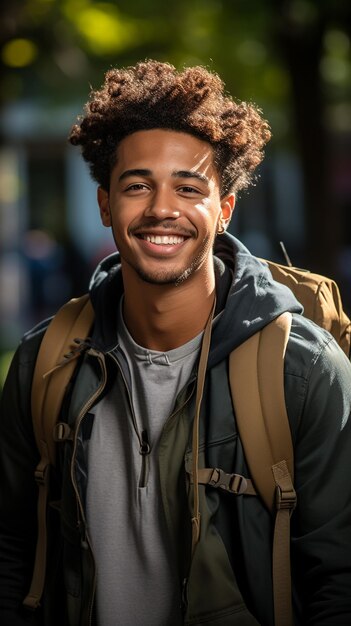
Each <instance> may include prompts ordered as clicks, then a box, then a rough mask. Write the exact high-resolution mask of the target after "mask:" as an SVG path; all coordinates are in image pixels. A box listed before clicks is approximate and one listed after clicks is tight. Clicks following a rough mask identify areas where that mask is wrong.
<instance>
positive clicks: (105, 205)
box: [97, 187, 111, 228]
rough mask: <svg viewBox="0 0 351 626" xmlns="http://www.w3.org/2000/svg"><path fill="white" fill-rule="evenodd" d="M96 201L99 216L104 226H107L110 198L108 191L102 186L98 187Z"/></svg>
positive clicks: (108, 223) (109, 216) (109, 222)
mask: <svg viewBox="0 0 351 626" xmlns="http://www.w3.org/2000/svg"><path fill="white" fill-rule="evenodd" d="M97 201H98V204H99V207H100V217H101V221H102V223H103V225H104V226H106V227H107V228H108V227H109V226H111V211H110V199H109V195H108V191H106V190H105V189H103V188H102V187H98V190H97Z"/></svg>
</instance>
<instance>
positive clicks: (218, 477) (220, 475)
mask: <svg viewBox="0 0 351 626" xmlns="http://www.w3.org/2000/svg"><path fill="white" fill-rule="evenodd" d="M208 484H209V485H211V487H215V488H216V489H224V490H225V491H231V492H232V493H236V494H241V493H245V491H246V489H247V481H246V478H244V476H241V475H240V474H227V473H226V472H224V471H223V470H222V469H219V468H218V467H216V468H215V469H214V470H213V472H212V476H211V478H210V480H209V482H208Z"/></svg>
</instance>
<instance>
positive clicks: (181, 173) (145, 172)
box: [118, 168, 210, 185]
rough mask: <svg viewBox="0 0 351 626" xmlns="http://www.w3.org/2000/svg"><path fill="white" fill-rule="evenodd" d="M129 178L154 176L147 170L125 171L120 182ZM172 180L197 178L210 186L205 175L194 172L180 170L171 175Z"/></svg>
mask: <svg viewBox="0 0 351 626" xmlns="http://www.w3.org/2000/svg"><path fill="white" fill-rule="evenodd" d="M129 176H152V170H145V169H139V168H137V169H132V170H125V172H123V173H122V174H121V175H120V177H119V179H118V180H119V181H120V180H124V179H125V178H128V177H129ZM171 176H172V178H196V179H197V180H200V181H201V182H203V183H206V184H207V185H208V184H209V182H210V181H209V179H208V178H207V176H205V174H200V172H194V171H192V170H178V171H174V172H172V174H171Z"/></svg>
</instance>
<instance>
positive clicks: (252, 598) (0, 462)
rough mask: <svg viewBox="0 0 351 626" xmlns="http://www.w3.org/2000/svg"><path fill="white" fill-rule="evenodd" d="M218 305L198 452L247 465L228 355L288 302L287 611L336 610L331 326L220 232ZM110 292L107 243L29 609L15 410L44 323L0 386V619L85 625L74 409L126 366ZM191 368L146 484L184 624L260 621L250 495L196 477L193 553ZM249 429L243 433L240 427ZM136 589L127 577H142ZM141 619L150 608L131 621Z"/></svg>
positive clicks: (332, 624)
mask: <svg viewBox="0 0 351 626" xmlns="http://www.w3.org/2000/svg"><path fill="white" fill-rule="evenodd" d="M215 252H216V260H215V268H216V286H217V311H216V313H217V315H218V314H219V317H218V319H217V322H216V324H215V326H214V329H213V334H212V342H211V350H210V355H209V361H208V371H207V378H206V384H205V390H204V398H203V403H202V412H201V424H200V466H207V467H220V468H222V469H223V470H224V471H226V472H229V473H231V472H236V473H239V474H242V475H244V476H247V477H249V473H248V470H247V467H246V463H245V455H244V451H243V449H242V445H241V442H240V439H239V437H238V435H237V431H236V424H235V415H234V414H233V406H232V401H231V396H230V390H229V385H228V377H227V372H228V356H229V354H230V352H231V350H233V349H234V348H235V347H236V346H237V345H239V344H241V343H242V342H243V341H244V339H246V338H247V337H248V336H250V335H251V334H253V333H254V332H256V331H257V330H259V329H260V328H262V327H263V326H265V325H266V324H267V323H268V322H269V321H271V320H272V319H274V318H275V317H277V316H278V315H279V314H280V313H281V312H283V311H285V310H290V311H292V312H293V313H294V316H293V325H292V330H291V335H290V339H289V343H288V349H287V354H286V359H285V397H286V403H287V409H288V415H289V420H290V424H291V430H292V435H293V440H294V445H295V486H296V490H297V496H298V506H297V509H296V510H295V512H294V514H293V516H292V536H291V542H292V545H291V548H292V580H293V592H294V609H295V622H296V625H305V624H306V625H309V626H312V625H313V626H317V625H318V626H327V625H328V626H341V625H345V626H346V624H351V472H350V463H351V460H350V459H351V425H350V424H351V422H350V419H349V416H350V409H351V384H350V381H351V365H350V363H349V361H348V360H347V358H346V357H345V356H344V354H343V353H342V352H341V350H340V349H339V348H338V346H337V345H336V343H335V341H334V340H333V339H332V338H331V336H330V335H329V334H328V333H326V332H325V331H322V330H321V329H320V328H318V327H316V326H315V325H314V324H312V323H310V322H308V321H307V320H305V319H304V318H303V317H302V316H301V315H300V314H299V312H300V311H301V308H300V306H299V304H298V303H297V302H296V300H295V299H294V297H293V296H292V294H291V292H290V291H289V290H287V289H285V288H284V287H282V286H280V285H278V284H277V283H275V282H274V281H272V279H271V276H270V274H269V271H268V270H267V268H266V267H265V265H264V264H262V263H260V262H259V261H258V260H257V259H256V258H254V257H252V256H251V255H250V254H249V253H248V251H247V250H246V249H245V248H244V247H243V246H242V245H241V244H240V243H239V242H238V241H236V240H235V239H234V238H232V237H231V236H230V235H225V236H224V237H221V239H220V240H219V241H218V242H217V247H216V251H215ZM122 293H123V284H122V279H121V273H120V267H119V259H118V255H113V256H112V257H109V258H108V259H107V260H106V261H105V262H104V263H103V265H102V267H100V268H99V269H98V270H97V272H96V274H95V276H94V279H93V282H92V286H91V297H92V300H93V303H94V306H95V310H96V323H95V327H94V332H93V336H92V338H91V341H90V343H89V344H88V345H87V347H86V351H85V354H84V355H83V357H82V360H81V363H80V364H79V367H78V368H77V373H76V376H75V379H74V380H73V381H72V384H71V388H70V389H69V392H68V394H67V396H66V399H65V402H64V405H63V409H62V419H64V420H65V421H68V422H69V424H70V425H71V426H72V429H74V432H75V435H74V439H73V441H68V442H66V443H65V444H62V445H61V447H60V451H59V457H60V463H59V467H58V469H57V472H56V474H57V475H56V476H53V481H52V482H53V485H52V497H53V500H60V501H61V505H60V514H59V513H58V512H57V507H56V506H55V505H54V506H52V507H50V513H49V515H50V528H51V534H52V540H51V542H50V556H49V563H50V565H49V572H48V577H47V581H48V582H47V588H46V593H45V597H44V601H43V609H42V610H39V612H37V614H35V615H29V621H27V618H28V616H27V614H26V613H24V612H23V611H22V610H21V609H20V608H19V607H20V606H21V602H22V600H23V597H24V596H25V595H26V593H27V591H28V588H29V582H30V577H31V573H32V564H33V553H34V547H35V539H36V486H35V482H34V478H33V476H34V469H35V466H36V463H37V461H38V453H37V450H36V446H35V443H34V437H33V430H32V424H31V415H30V408H29V407H30V388H31V378H32V373H33V367H34V363H35V358H36V354H37V350H38V347H39V345H40V341H41V338H42V335H43V330H44V328H45V324H43V325H42V326H41V327H38V328H37V329H35V330H34V331H32V332H31V333H29V334H28V335H27V336H26V338H25V340H24V341H23V342H22V344H21V346H20V347H19V349H18V351H17V353H16V355H15V357H14V361H13V363H12V366H11V369H10V372H9V376H8V379H7V382H6V385H5V389H4V393H3V398H2V407H1V421H0V480H1V483H0V623H3V624H6V625H7V626H23V625H24V624H28V623H33V624H40V623H41V620H42V619H43V618H44V616H46V623H47V624H50V626H55V625H56V624H57V625H58V624H60V626H62V625H63V624H67V625H69V626H80V625H82V626H86V625H88V624H90V623H91V622H90V620H93V621H92V623H94V610H93V603H94V584H95V566H94V558H93V554H92V551H91V549H90V543H89V535H88V533H87V532H86V529H85V492H86V480H87V467H86V455H85V448H86V442H87V441H88V439H89V436H90V432H91V428H93V427H94V426H93V421H92V419H91V417H90V414H89V408H90V407H91V406H92V405H93V404H95V403H96V402H98V401H99V399H100V398H101V397H102V395H103V394H105V393H108V390H109V388H110V387H111V385H112V384H114V383H115V381H116V377H123V380H124V381H125V384H126V386H128V374H127V372H125V371H124V365H123V362H120V359H119V354H118V349H117V346H116V326H115V323H116V322H115V320H116V310H117V305H118V300H119V298H120V297H121V294H122ZM195 378H196V375H195V373H194V376H193V377H191V379H190V380H189V382H188V385H187V386H186V388H185V389H183V390H182V392H181V393H180V394H179V396H178V398H176V399H175V405H174V410H173V412H172V415H171V416H170V417H169V418H168V420H167V421H166V423H165V427H164V431H163V435H162V438H161V442H160V446H159V469H160V479H161V497H162V502H163V506H164V511H165V516H166V521H167V526H168V533H169V541H170V545H171V546H172V548H173V558H174V560H175V562H176V563H177V567H178V572H179V597H180V602H181V603H182V610H183V614H184V622H185V623H186V624H189V625H190V624H192V625H195V624H206V625H207V626H229V625H230V626H235V625H238V626H253V625H255V624H262V625H263V626H273V617H272V616H273V607H272V577H271V552H272V531H273V520H272V519H271V516H270V513H269V512H268V511H267V510H266V509H265V507H264V505H263V503H262V502H261V500H260V499H259V498H256V497H248V496H239V497H235V496H231V495H228V494H226V493H225V492H223V491H221V490H218V489H213V488H211V487H204V486H201V487H200V506H201V520H202V524H201V536H200V542H199V544H198V546H197V548H196V551H195V553H194V556H193V558H191V554H190V544H191V537H190V533H191V528H190V525H191V522H190V519H191V515H192V508H191V498H189V485H188V484H187V479H186V473H185V464H186V463H189V460H191V459H190V457H191V424H192V419H193V412H194V386H195ZM253 436H254V433H253ZM141 593H142V590H141ZM151 622H152V615H150V616H148V618H147V620H146V623H148V624H149V623H151Z"/></svg>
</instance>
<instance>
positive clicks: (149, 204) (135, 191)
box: [98, 129, 234, 285]
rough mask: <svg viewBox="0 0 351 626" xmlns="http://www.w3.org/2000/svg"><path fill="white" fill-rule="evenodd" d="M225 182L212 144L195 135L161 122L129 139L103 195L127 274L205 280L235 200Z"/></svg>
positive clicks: (162, 280) (164, 280)
mask: <svg viewBox="0 0 351 626" xmlns="http://www.w3.org/2000/svg"><path fill="white" fill-rule="evenodd" d="M219 183H220V181H219V175H218V172H217V170H216V168H215V166H214V163H213V149H212V147H211V145H210V144H208V143H207V142H205V141H202V140H200V139H198V138H196V137H194V136H193V135H190V134H188V133H183V132H176V131H169V130H161V129H155V130H143V131H138V132H135V133H133V134H132V135H129V136H128V137H126V138H125V139H123V140H122V141H121V143H120V144H119V147H118V152H117V162H116V165H115V167H114V168H113V170H112V174H111V180H110V191H109V193H107V192H106V191H105V190H103V189H101V188H100V189H99V191H98V200H99V206H100V211H101V218H102V222H103V224H104V225H105V226H112V230H113V235H114V239H115V242H116V246H117V249H118V251H119V252H120V255H121V262H122V270H123V272H124V275H127V276H129V277H130V278H131V277H132V275H133V273H134V274H135V273H136V274H137V275H138V276H139V278H141V279H142V280H144V281H146V282H148V283H153V284H164V285H166V284H180V283H181V282H183V281H184V280H187V279H191V278H193V279H201V280H202V279H206V274H207V272H208V271H213V262H212V247H213V242H214V238H215V236H216V233H217V228H218V222H219V220H220V219H223V220H224V222H228V221H229V219H230V217H231V213H232V210H233V206H234V197H233V196H232V195H230V196H227V197H226V198H222V199H221V198H220V186H219Z"/></svg>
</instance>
